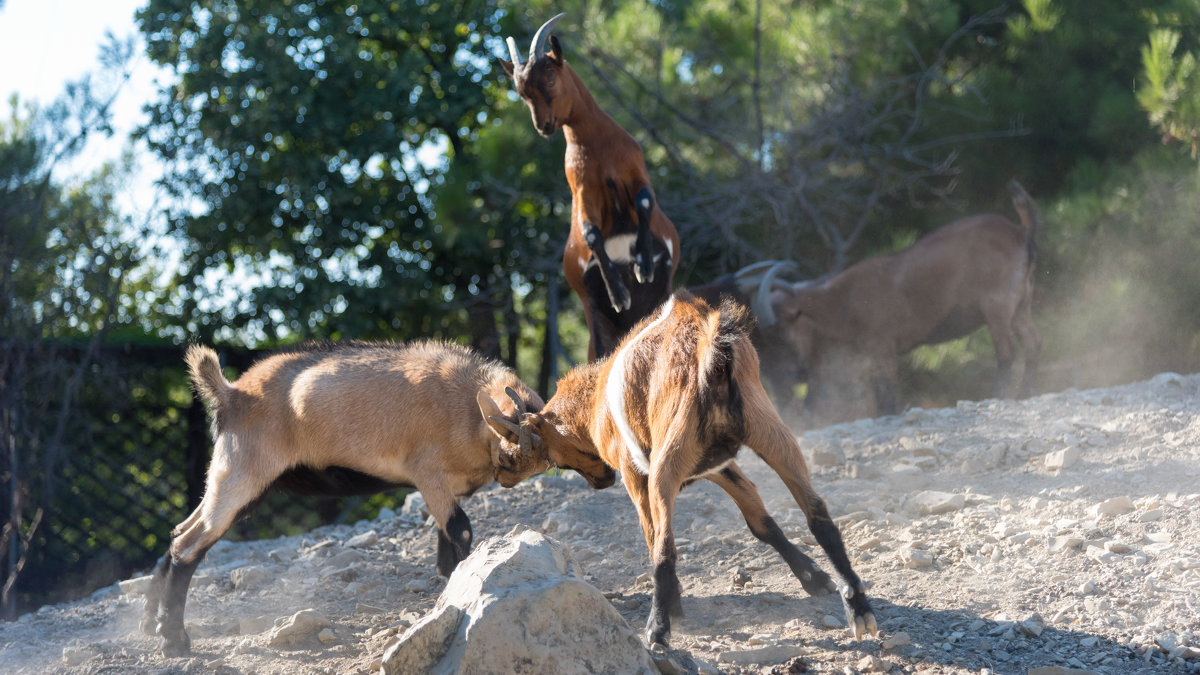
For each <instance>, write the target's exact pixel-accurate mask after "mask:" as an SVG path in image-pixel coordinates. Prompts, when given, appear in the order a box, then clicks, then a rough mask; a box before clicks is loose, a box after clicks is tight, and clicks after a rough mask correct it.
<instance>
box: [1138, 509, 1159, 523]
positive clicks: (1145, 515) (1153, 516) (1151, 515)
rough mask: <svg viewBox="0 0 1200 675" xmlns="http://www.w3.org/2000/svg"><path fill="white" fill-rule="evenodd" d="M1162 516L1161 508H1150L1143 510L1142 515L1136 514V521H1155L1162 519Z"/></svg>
mask: <svg viewBox="0 0 1200 675" xmlns="http://www.w3.org/2000/svg"><path fill="white" fill-rule="evenodd" d="M1162 517H1163V512H1162V509H1150V510H1148V511H1143V512H1142V515H1140V516H1138V521H1139V522H1142V523H1157V522H1158V521H1160V520H1162Z"/></svg>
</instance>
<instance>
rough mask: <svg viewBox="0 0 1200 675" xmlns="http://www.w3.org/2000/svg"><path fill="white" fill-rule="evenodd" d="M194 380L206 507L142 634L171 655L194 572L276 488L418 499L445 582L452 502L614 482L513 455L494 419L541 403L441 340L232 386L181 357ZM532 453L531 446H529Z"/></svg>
mask: <svg viewBox="0 0 1200 675" xmlns="http://www.w3.org/2000/svg"><path fill="white" fill-rule="evenodd" d="M186 360H187V364H188V368H189V371H190V373H191V377H192V383H193V385H194V386H195V388H196V391H197V393H198V394H199V396H200V397H201V398H202V399H203V400H204V402H205V403H206V404H207V405H208V407H209V408H210V410H211V412H212V414H213V436H214V447H213V456H212V461H211V463H210V465H209V468H208V476H207V481H206V487H205V491H204V498H203V500H202V501H201V502H200V505H199V506H198V507H197V508H196V510H195V511H193V512H192V514H191V515H189V516H188V517H187V519H186V520H184V521H183V522H182V523H180V524H179V525H178V526H177V527H176V528H175V529H174V530H173V531H172V539H171V546H170V548H169V550H168V551H167V553H166V554H165V555H164V556H163V557H162V560H161V561H160V562H159V564H158V566H157V567H156V568H155V570H154V578H153V580H152V582H151V587H150V590H149V591H148V592H147V599H146V610H145V615H144V618H143V620H142V626H141V628H142V630H143V632H146V633H148V634H151V635H159V636H161V637H162V650H163V653H164V654H167V655H180V654H184V653H187V652H188V651H189V649H190V647H191V641H190V639H189V638H188V635H187V632H186V631H185V630H184V627H183V612H184V604H185V602H186V600H187V589H188V585H189V582H190V581H191V578H192V574H193V573H194V572H195V570H196V567H197V566H198V565H199V564H200V562H201V561H202V560H203V559H204V556H205V554H206V553H207V552H208V549H209V548H211V547H212V546H213V544H215V543H216V542H217V541H218V540H219V539H220V538H221V536H222V535H224V534H225V532H226V531H228V530H229V528H230V526H231V525H233V522H234V520H235V519H236V518H237V517H238V516H239V515H241V514H242V513H243V512H245V511H246V510H247V509H249V508H250V507H251V506H253V505H254V503H256V502H257V501H258V500H259V499H260V498H261V497H262V496H263V495H264V493H266V491H267V490H268V489H270V488H281V489H284V490H288V491H293V492H300V493H304V494H311V495H323V496H349V495H355V494H373V493H376V492H380V491H383V490H387V489H391V488H396V487H411V488H415V489H417V490H418V491H420V493H421V495H422V496H423V497H424V498H425V503H426V505H427V507H428V508H429V512H430V514H431V515H432V516H433V517H434V519H435V520H436V521H437V523H438V547H437V548H438V550H437V567H438V571H439V572H440V573H442V574H443V575H447V576H449V574H450V573H451V572H452V571H453V570H454V568H455V566H457V565H458V563H459V561H461V560H462V559H463V558H464V557H466V555H467V554H468V553H469V551H470V548H471V538H472V534H471V523H470V521H469V520H468V519H467V515H466V513H464V512H463V510H462V508H461V507H459V505H458V499H459V498H460V497H465V496H467V495H470V494H471V493H473V492H475V491H476V490H478V489H479V488H481V487H483V486H484V485H487V484H488V483H491V482H492V481H499V482H500V484H501V485H503V486H505V487H511V486H513V485H516V484H517V483H518V482H520V481H521V480H522V479H524V478H527V477H529V476H531V475H533V474H536V473H540V472H542V471H545V470H546V469H547V468H549V465H550V463H551V462H553V464H554V465H556V466H562V467H567V468H570V467H578V468H579V470H580V473H582V474H584V476H585V477H587V478H588V480H589V481H590V482H591V483H592V485H593V486H594V487H596V488H603V487H608V486H609V485H611V484H612V483H613V481H614V480H615V475H614V474H613V472H612V471H611V470H609V469H608V468H607V467H606V466H604V464H603V463H602V462H600V461H599V460H598V459H596V458H595V457H594V456H591V455H585V454H582V453H577V452H572V451H571V450H570V449H564V452H559V451H557V450H555V451H552V452H551V453H550V454H549V455H537V454H536V453H533V452H530V451H528V450H527V451H526V452H520V451H519V448H518V452H516V453H509V452H508V451H507V447H502V446H505V444H503V443H501V442H500V441H499V440H498V439H497V436H496V434H495V433H493V432H490V431H488V429H489V426H490V425H492V424H495V423H496V422H495V421H494V420H495V419H500V418H503V417H504V416H511V415H515V414H519V413H521V412H523V411H525V410H528V409H533V410H538V409H540V408H541V407H542V399H541V397H539V396H538V395H537V394H536V393H535V392H534V391H533V390H531V389H529V388H528V387H526V386H525V384H524V383H523V382H521V380H520V379H519V378H518V377H517V375H516V373H514V372H513V371H512V370H510V369H509V368H507V367H505V366H503V365H501V364H499V363H495V362H492V361H489V360H487V359H484V358H483V357H481V356H480V355H478V354H477V353H475V352H473V351H471V350H470V349H467V348H465V347H461V346H458V345H453V344H444V343H439V342H432V341H430V342H415V343H412V344H407V345H402V344H392V343H360V342H355V343H342V344H333V345H312V346H309V347H305V348H301V349H299V350H296V351H291V352H285V353H282V354H276V355H274V356H271V357H268V358H266V359H264V360H262V361H259V362H258V363H256V364H254V365H253V366H252V367H251V368H250V369H249V370H247V371H246V372H245V373H243V375H242V377H241V378H240V379H239V380H238V381H237V382H236V383H230V382H228V381H227V380H226V379H225V376H224V375H223V374H222V372H221V366H220V364H219V362H218V360H217V354H216V352H214V351H213V350H212V349H209V348H208V347H202V346H193V347H191V348H190V349H189V350H188V352H187V357H186ZM526 445H528V442H526Z"/></svg>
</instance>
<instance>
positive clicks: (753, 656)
mask: <svg viewBox="0 0 1200 675" xmlns="http://www.w3.org/2000/svg"><path fill="white" fill-rule="evenodd" d="M803 653H804V650H803V649H801V648H800V646H799V645H771V646H770V647H759V648H758V649H734V650H730V651H727V652H722V653H721V656H719V657H718V658H717V661H719V662H720V663H732V664H735V665H740V666H748V665H750V664H754V663H758V664H762V665H771V664H774V663H783V662H784V661H787V660H788V659H793V658H796V657H797V656H800V655H801V654H803ZM614 672H616V671H614Z"/></svg>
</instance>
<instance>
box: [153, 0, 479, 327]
mask: <svg viewBox="0 0 1200 675" xmlns="http://www.w3.org/2000/svg"><path fill="white" fill-rule="evenodd" d="M139 17H140V20H141V21H142V30H143V32H144V34H145V36H146V39H147V43H148V51H149V54H150V56H151V58H153V59H154V60H155V61H156V62H157V63H159V64H161V65H164V66H167V67H170V68H173V69H175V70H176V71H177V72H179V73H180V80H179V82H177V83H176V84H173V85H171V86H170V87H169V88H168V89H167V90H166V91H164V92H163V96H162V97H161V98H160V99H159V101H158V102H157V103H155V105H154V106H153V108H152V110H151V122H150V125H149V128H148V130H147V132H146V137H147V138H148V139H149V141H150V145H151V147H152V148H153V149H154V150H155V151H157V152H158V153H159V155H160V156H162V157H163V158H164V159H166V160H168V161H170V162H171V163H172V169H171V170H170V171H169V173H168V175H167V177H166V179H165V180H166V183H167V185H168V186H169V187H170V188H171V190H172V191H173V194H174V195H176V196H177V197H179V198H180V199H181V200H182V201H181V206H180V207H178V208H177V209H176V211H175V212H174V213H173V214H172V219H171V220H172V222H173V224H174V225H173V227H174V228H175V231H176V232H177V233H178V234H179V235H180V237H181V238H182V241H183V245H184V247H185V257H184V266H185V271H184V276H185V283H184V287H183V292H182V293H181V299H182V301H183V316H185V317H188V318H189V319H192V318H193V317H194V320H192V321H189V322H188V325H187V331H188V332H189V333H190V334H193V335H196V336H199V337H200V338H202V339H209V338H210V337H211V336H212V335H213V334H214V333H216V332H217V331H218V329H219V328H220V327H223V326H226V327H230V328H232V329H234V330H236V331H248V332H249V333H250V334H257V335H258V336H259V339H263V338H266V339H280V338H285V337H291V338H293V339H294V338H295V337H379V336H402V337H404V336H416V335H438V334H447V335H458V334H461V333H462V332H463V330H464V320H465V319H464V316H463V311H464V308H465V306H466V305H467V304H468V303H470V302H472V299H471V298H470V295H471V294H470V292H469V291H468V290H467V289H466V288H465V286H463V285H460V284H459V281H460V280H462V276H463V268H468V269H473V268H476V267H477V266H482V267H488V266H490V264H491V263H492V262H494V261H493V259H492V258H491V256H490V255H489V256H488V257H487V258H485V259H484V260H480V259H479V258H478V257H475V258H472V257H471V256H472V255H473V254H475V253H477V252H478V251H479V250H481V249H479V248H478V247H476V248H470V247H469V246H467V247H465V248H464V249H463V250H462V251H461V252H460V251H458V250H457V249H456V248H455V246H457V245H459V244H462V243H464V242H465V240H464V239H463V238H461V237H456V236H453V235H455V234H459V233H461V231H458V230H456V231H455V232H454V233H452V234H451V236H450V237H449V239H448V238H447V234H446V232H445V231H444V230H443V228H442V227H441V225H440V224H439V223H438V222H437V221H436V217H435V212H434V211H433V205H432V204H431V202H430V201H429V199H428V198H427V197H426V194H425V193H426V191H427V190H428V189H429V188H430V186H435V185H437V184H439V183H440V182H441V181H442V180H443V174H444V171H445V167H446V163H445V162H444V161H442V160H440V159H439V158H438V157H437V153H436V152H433V151H432V149H433V148H437V147H444V148H446V149H447V150H448V151H449V154H450V157H452V158H454V160H455V161H457V160H458V158H459V157H460V156H461V155H462V154H463V148H464V144H466V143H467V142H469V141H470V140H471V138H472V137H473V135H474V134H475V132H476V130H477V128H478V126H479V123H480V120H481V119H483V118H484V112H485V111H486V110H487V109H488V106H489V105H490V103H491V100H490V99H491V97H490V94H489V93H488V92H489V89H488V87H486V86H485V81H484V77H485V76H486V75H487V74H488V73H489V70H490V62H491V53H490V50H489V49H488V48H487V44H488V36H489V35H490V34H491V32H492V30H493V25H492V22H494V21H495V20H496V18H497V10H496V8H495V6H494V5H492V4H490V3H489V2H486V1H479V2H465V3H458V4H456V5H454V6H453V7H451V6H447V5H444V4H443V3H441V2H415V3H410V2H404V3H401V2H396V1H389V0H368V1H367V2H357V3H348V2H322V1H321V0H314V1H312V2H292V1H287V2H282V3H280V2H274V1H272V2H264V1H252V2H240V3H236V5H235V4H233V3H217V4H216V5H213V6H211V7H209V6H201V5H195V4H188V3H181V2H178V1H176V0H154V1H152V2H150V3H149V5H147V7H146V8H145V9H143V10H142V11H141V12H140V14H139ZM422 153H428V154H427V155H426V154H422ZM483 250H485V251H486V252H487V253H489V254H490V253H491V251H490V250H488V249H483ZM451 255H453V258H454V264H449V263H447V259H448V258H449V257H450V256H451ZM213 270H223V271H224V273H225V275H226V276H228V275H229V274H230V273H232V272H235V271H236V275H244V279H243V282H244V283H245V284H246V285H249V286H250V292H249V293H246V294H244V295H243V296H242V297H238V298H235V300H234V302H232V303H230V305H232V306H222V305H220V304H217V305H214V304H213V303H211V302H205V299H206V298H205V296H206V295H208V294H209V292H210V289H209V288H207V284H209V283H210V281H209V279H210V278H220V275H215V276H214V277H210V276H209V275H211V274H212V271H213ZM490 280H492V281H495V279H494V278H491V279H490ZM223 335H224V336H225V337H227V338H228V337H231V336H232V334H231V333H230V332H229V331H226V332H225V333H223ZM243 337H245V336H243Z"/></svg>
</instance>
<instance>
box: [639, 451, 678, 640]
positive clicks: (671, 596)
mask: <svg viewBox="0 0 1200 675" xmlns="http://www.w3.org/2000/svg"><path fill="white" fill-rule="evenodd" d="M672 454H673V453H672V452H670V451H668V450H664V451H662V452H661V453H660V456H668V457H669V456H671V455H672ZM682 486H683V476H682V475H681V473H680V472H679V471H678V470H677V467H676V466H672V465H668V464H665V463H658V464H655V465H653V466H652V467H651V469H650V483H649V493H648V496H649V501H650V516H651V519H652V521H653V523H654V546H653V548H652V549H651V559H652V562H653V565H654V597H653V599H652V600H651V602H650V616H649V617H648V618H647V620H646V641H647V642H648V643H650V644H661V645H663V646H666V645H667V641H668V639H669V638H670V635H671V617H682V616H683V603H682V591H681V589H680V586H679V575H678V574H677V573H676V570H675V564H676V559H677V556H678V554H677V552H676V550H675V533H674V531H673V529H672V527H671V521H672V518H673V516H674V513H675V497H676V496H677V495H678V494H679V490H680V488H681V487H682Z"/></svg>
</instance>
